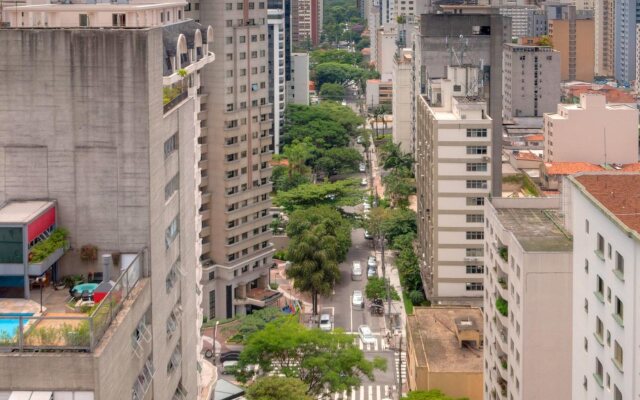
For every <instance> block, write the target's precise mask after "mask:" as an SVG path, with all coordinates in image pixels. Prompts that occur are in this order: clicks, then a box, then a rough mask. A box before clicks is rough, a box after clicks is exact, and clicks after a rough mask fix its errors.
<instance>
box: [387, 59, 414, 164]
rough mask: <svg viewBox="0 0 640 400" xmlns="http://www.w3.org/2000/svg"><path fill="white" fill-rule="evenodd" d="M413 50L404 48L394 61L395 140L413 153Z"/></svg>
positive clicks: (404, 149)
mask: <svg viewBox="0 0 640 400" xmlns="http://www.w3.org/2000/svg"><path fill="white" fill-rule="evenodd" d="M412 58H413V52H412V51H411V49H402V50H401V51H400V55H399V56H398V57H394V62H393V79H392V82H393V94H392V111H393V131H392V137H393V142H394V143H396V144H399V145H400V149H402V151H403V152H405V153H409V154H413V153H414V143H413V138H412V136H411V87H412V86H413V85H412V82H411V66H412V64H413V63H412V61H413V60H412Z"/></svg>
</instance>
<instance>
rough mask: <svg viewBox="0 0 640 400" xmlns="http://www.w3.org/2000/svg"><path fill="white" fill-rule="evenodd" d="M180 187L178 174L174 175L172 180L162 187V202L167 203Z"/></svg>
mask: <svg viewBox="0 0 640 400" xmlns="http://www.w3.org/2000/svg"><path fill="white" fill-rule="evenodd" d="M179 187H180V173H179V172H178V173H176V174H175V176H174V177H173V178H171V180H170V181H169V183H167V184H166V185H165V186H164V200H165V201H167V200H169V198H170V197H171V195H173V193H175V192H176V191H177V190H178V188H179Z"/></svg>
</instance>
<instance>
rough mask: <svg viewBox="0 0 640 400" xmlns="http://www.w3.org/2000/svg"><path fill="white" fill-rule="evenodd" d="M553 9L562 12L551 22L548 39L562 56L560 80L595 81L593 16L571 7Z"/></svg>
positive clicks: (550, 20) (560, 6) (549, 23)
mask: <svg viewBox="0 0 640 400" xmlns="http://www.w3.org/2000/svg"><path fill="white" fill-rule="evenodd" d="M554 8H559V9H560V10H562V11H559V12H558V13H557V14H555V15H554V16H553V18H551V17H550V18H549V21H548V26H549V38H550V39H551V43H553V48H554V49H555V50H557V51H558V52H559V53H560V78H561V79H562V80H563V81H574V80H576V79H577V80H580V81H585V82H591V81H593V72H594V68H595V56H596V53H595V43H596V42H595V21H594V19H593V13H589V14H587V15H583V13H578V12H577V11H576V7H575V6H573V5H570V4H563V5H557V6H556V7H554ZM548 13H549V14H550V12H549V11H548Z"/></svg>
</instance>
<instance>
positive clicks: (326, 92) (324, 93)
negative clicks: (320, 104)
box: [320, 83, 345, 101]
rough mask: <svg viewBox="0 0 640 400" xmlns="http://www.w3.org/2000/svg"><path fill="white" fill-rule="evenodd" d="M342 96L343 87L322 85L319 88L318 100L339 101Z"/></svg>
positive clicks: (336, 84)
mask: <svg viewBox="0 0 640 400" xmlns="http://www.w3.org/2000/svg"><path fill="white" fill-rule="evenodd" d="M344 96H345V89H344V86H342V85H340V84H339V83H324V84H323V85H322V87H321V88H320V98H321V99H322V100H333V101H341V100H343V99H344Z"/></svg>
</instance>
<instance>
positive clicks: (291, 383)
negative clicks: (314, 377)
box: [246, 375, 313, 400]
mask: <svg viewBox="0 0 640 400" xmlns="http://www.w3.org/2000/svg"><path fill="white" fill-rule="evenodd" d="M308 390H309V387H308V386H307V384H305V383H304V382H302V381H301V380H300V379H298V378H290V377H286V376H277V375H276V376H263V377H262V378H260V379H258V380H256V381H255V382H254V383H253V384H252V385H251V386H249V387H248V388H247V390H246V397H247V400H312V399H313V397H311V396H309V395H307V391H308Z"/></svg>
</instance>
